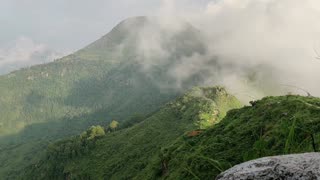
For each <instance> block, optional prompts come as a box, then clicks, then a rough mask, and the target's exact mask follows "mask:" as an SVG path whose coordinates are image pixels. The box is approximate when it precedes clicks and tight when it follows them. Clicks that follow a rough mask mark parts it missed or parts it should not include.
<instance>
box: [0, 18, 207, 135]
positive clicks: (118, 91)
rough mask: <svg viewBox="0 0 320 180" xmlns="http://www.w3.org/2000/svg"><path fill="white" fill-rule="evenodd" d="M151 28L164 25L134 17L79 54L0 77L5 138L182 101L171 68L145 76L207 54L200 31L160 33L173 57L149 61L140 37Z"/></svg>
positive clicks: (0, 114)
mask: <svg viewBox="0 0 320 180" xmlns="http://www.w3.org/2000/svg"><path fill="white" fill-rule="evenodd" d="M147 28H150V29H160V28H161V26H160V25H159V23H157V19H156V18H146V17H137V18H130V19H127V20H125V21H123V22H122V23H120V24H119V25H118V26H116V27H115V28H114V29H113V30H112V31H111V32H110V33H108V34H107V35H105V36H103V37H102V38H101V39H99V40H97V41H95V42H94V43H92V44H90V45H89V46H87V47H85V48H84V49H81V50H79V51H78V52H76V53H74V54H71V55H69V56H66V57H64V58H62V59H58V60H56V61H55V62H52V63H48V64H43V65H38V66H32V67H30V68H25V69H22V70H19V71H15V72H12V73H10V74H7V75H4V76H0V84H1V86H0V94H1V96H0V107H1V108H0V135H6V134H13V133H16V132H19V131H20V130H21V129H23V128H24V127H26V126H28V125H31V124H34V123H41V122H48V121H59V120H64V119H66V118H73V117H76V116H79V115H83V114H90V113H94V112H96V111H104V112H105V114H104V117H101V118H103V119H104V120H111V119H112V118H113V119H119V120H122V119H125V118H127V117H128V116H129V115H131V114H133V113H148V112H152V111H154V110H156V109H157V108H158V107H159V106H160V105H161V104H163V103H164V102H167V101H168V100H170V99H172V98H173V97H176V96H177V95H178V94H179V93H181V89H176V88H174V87H175V86H174V84H175V82H174V80H172V79H170V78H169V77H168V75H167V74H166V73H165V70H166V66H169V64H161V65H159V66H155V67H153V68H151V69H149V70H148V71H144V70H143V67H144V66H145V65H146V64H147V62H146V60H145V59H148V60H147V61H148V62H161V61H163V62H170V63H174V60H175V57H177V56H190V55H191V54H192V53H201V51H204V50H203V45H201V40H200V38H201V37H200V36H199V32H198V30H196V29H195V28H194V27H192V26H191V25H189V24H184V25H182V27H181V29H179V30H177V31H175V32H172V31H171V30H169V29H163V28H162V29H161V30H159V31H154V32H153V36H156V37H158V38H160V39H162V41H161V42H159V46H160V45H161V46H164V47H166V48H168V49H170V54H169V55H168V56H165V57H161V56H147V55H146V54H147V50H145V49H143V50H140V48H139V47H140V41H141V38H140V37H139V36H138V33H139V32H144V29H147ZM179 39H183V41H180V40H179ZM177 42H179V43H177ZM161 58H165V60H164V59H161ZM169 60H170V61H169ZM171 60H172V61H171ZM195 84H200V83H199V82H196V81H191V80H190V82H186V86H185V88H190V87H192V86H193V85H195ZM161 85H165V86H161ZM182 91H185V89H183V90H182Z"/></svg>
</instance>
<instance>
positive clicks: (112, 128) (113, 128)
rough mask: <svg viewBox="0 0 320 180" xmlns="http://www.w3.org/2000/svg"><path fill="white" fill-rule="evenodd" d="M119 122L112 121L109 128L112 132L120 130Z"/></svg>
mask: <svg viewBox="0 0 320 180" xmlns="http://www.w3.org/2000/svg"><path fill="white" fill-rule="evenodd" d="M118 125H119V122H118V121H115V120H112V121H111V123H110V124H109V128H110V129H111V131H115V130H116V129H117V128H118Z"/></svg>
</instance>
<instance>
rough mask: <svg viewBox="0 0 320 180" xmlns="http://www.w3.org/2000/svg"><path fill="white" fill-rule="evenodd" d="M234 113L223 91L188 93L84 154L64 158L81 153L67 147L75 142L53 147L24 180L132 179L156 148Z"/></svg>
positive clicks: (233, 102) (152, 158) (151, 158)
mask: <svg viewBox="0 0 320 180" xmlns="http://www.w3.org/2000/svg"><path fill="white" fill-rule="evenodd" d="M237 107H240V103H239V102H238V101H237V100H236V99H235V98H234V97H233V96H231V95H228V94H227V93H226V91H225V90H224V89H223V88H194V89H193V90H192V91H190V92H188V93H186V94H185V95H184V96H182V97H180V98H178V99H177V100H175V101H173V102H171V103H168V104H167V105H165V106H164V107H163V108H161V110H159V111H158V112H156V113H154V114H153V115H152V116H150V117H149V118H147V119H145V120H143V121H142V122H140V123H138V124H136V125H134V126H132V127H129V128H125V129H122V130H119V131H116V132H113V133H108V134H107V135H106V136H105V137H103V138H102V139H97V140H96V142H95V143H94V146H93V147H90V151H89V152H86V153H82V154H81V153H79V154H80V155H72V153H70V154H69V155H66V154H68V153H66V151H67V152H72V151H75V152H78V151H79V152H80V150H77V149H79V148H84V147H83V145H82V146H78V145H73V144H77V143H78V142H79V141H77V139H79V137H74V138H73V139H71V142H70V140H65V141H62V142H58V143H55V144H53V145H52V146H51V147H50V148H49V150H48V152H47V154H46V157H44V159H43V160H42V161H40V162H39V163H38V164H36V165H33V166H31V167H29V169H28V172H27V175H26V176H25V178H26V179H28V178H31V179H63V178H65V177H68V178H70V179H103V178H107V179H131V178H134V177H135V176H138V175H139V174H140V175H141V172H142V170H144V169H149V168H150V167H149V165H150V164H152V163H151V162H154V161H156V160H157V159H158V157H159V152H160V149H161V148H162V147H164V146H167V145H168V144H170V143H172V142H173V141H174V140H175V139H176V138H177V137H179V136H181V135H182V134H184V133H185V132H187V131H190V130H193V129H198V128H199V126H202V127H205V126H210V125H213V124H215V123H217V122H219V120H220V119H221V118H222V117H223V115H224V114H225V113H226V111H227V110H229V109H231V108H237ZM217 112H218V113H217ZM202 122H203V123H202ZM72 142H73V143H72ZM82 152H84V151H82ZM73 154H77V153H73Z"/></svg>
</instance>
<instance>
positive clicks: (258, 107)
mask: <svg viewBox="0 0 320 180" xmlns="http://www.w3.org/2000/svg"><path fill="white" fill-rule="evenodd" d="M252 104H253V106H251V107H244V108H241V109H238V110H231V111H229V113H228V114H227V116H226V117H225V118H224V119H223V120H222V121H221V122H220V123H219V124H217V125H216V126H214V127H212V128H210V129H208V130H206V131H204V132H203V133H201V134H200V135H199V136H194V137H189V136H187V135H185V136H183V137H181V138H180V139H179V140H177V141H176V142H175V143H173V144H172V145H170V146H168V147H167V148H164V149H163V150H162V151H161V152H162V154H161V155H160V157H161V158H160V159H159V160H158V161H157V162H156V163H154V168H155V169H157V170H156V171H153V174H154V176H153V178H160V177H161V178H165V179H213V178H214V177H215V176H217V175H218V174H219V173H220V172H221V171H223V170H226V169H227V168H230V167H231V166H233V165H235V164H238V163H241V162H244V161H248V160H251V159H255V158H259V157H264V156H271V155H281V154H289V153H301V152H313V151H319V150H320V149H319V148H320V118H319V117H320V99H319V98H313V97H302V96H293V95H290V96H283V97H266V98H264V99H262V100H259V101H257V102H253V103H252ZM161 162H166V164H167V170H166V173H165V174H164V175H163V176H157V175H159V174H161V173H159V172H161V171H162V170H161V168H160V166H159V164H160V163H161ZM148 171H149V170H148ZM148 171H144V173H146V174H152V173H150V172H148ZM140 177H143V176H140Z"/></svg>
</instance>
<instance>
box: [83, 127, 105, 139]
mask: <svg viewBox="0 0 320 180" xmlns="http://www.w3.org/2000/svg"><path fill="white" fill-rule="evenodd" d="M105 134H106V133H105V132H104V129H103V128H102V127H101V126H91V128H90V129H89V130H87V133H86V135H87V136H88V138H87V139H88V140H90V139H95V138H97V137H102V136H104V135H105Z"/></svg>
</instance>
